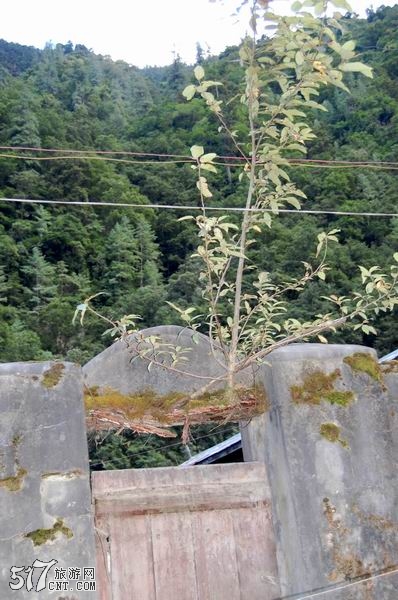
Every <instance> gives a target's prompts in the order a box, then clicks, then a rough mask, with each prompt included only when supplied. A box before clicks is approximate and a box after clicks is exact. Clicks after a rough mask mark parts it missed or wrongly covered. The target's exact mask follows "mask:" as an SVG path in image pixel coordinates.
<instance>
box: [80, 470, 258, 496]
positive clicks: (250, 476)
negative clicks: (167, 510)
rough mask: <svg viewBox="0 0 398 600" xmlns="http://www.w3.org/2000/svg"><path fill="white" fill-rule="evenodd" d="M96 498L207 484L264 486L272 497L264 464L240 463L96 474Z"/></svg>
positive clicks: (93, 488)
mask: <svg viewBox="0 0 398 600" xmlns="http://www.w3.org/2000/svg"><path fill="white" fill-rule="evenodd" d="M91 481H92V490H93V497H94V499H95V498H99V497H100V496H103V495H104V494H105V495H106V494H108V493H110V492H111V491H112V493H113V492H116V491H120V492H122V491H127V492H128V491H129V490H130V489H150V488H152V489H155V490H156V489H160V488H164V487H174V486H178V485H202V484H204V483H215V484H216V483H239V482H240V483H243V482H244V483H246V484H247V483H250V482H253V483H255V482H258V483H260V482H262V483H264V482H265V483H264V493H265V495H266V496H267V497H269V488H268V486H267V483H266V482H267V476H266V470H265V465H264V464H263V463H256V462H251V463H237V464H223V465H200V466H199V465H198V466H195V467H185V468H180V467H159V468H156V469H124V470H115V471H94V472H93V473H92V475H91Z"/></svg>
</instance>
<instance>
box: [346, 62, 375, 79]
mask: <svg viewBox="0 0 398 600" xmlns="http://www.w3.org/2000/svg"><path fill="white" fill-rule="evenodd" d="M340 70H341V71H344V72H346V73H361V74H362V75H365V77H370V78H371V79H373V71H372V67H368V65H365V64H364V63H361V62H352V63H343V64H342V65H340Z"/></svg>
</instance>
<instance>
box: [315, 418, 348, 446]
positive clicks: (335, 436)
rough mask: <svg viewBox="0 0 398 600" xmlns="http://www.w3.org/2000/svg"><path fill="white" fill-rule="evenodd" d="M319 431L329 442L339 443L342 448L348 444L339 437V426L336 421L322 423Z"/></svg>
mask: <svg viewBox="0 0 398 600" xmlns="http://www.w3.org/2000/svg"><path fill="white" fill-rule="evenodd" d="M319 433H320V434H321V436H322V437H324V438H325V439H326V440H328V441H329V442H333V443H337V442H338V443H339V444H341V445H342V446H343V448H347V447H348V444H347V442H346V441H345V440H343V439H342V438H341V437H340V427H339V426H338V425H336V423H322V425H321V426H320V428H319Z"/></svg>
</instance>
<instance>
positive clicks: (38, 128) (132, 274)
mask: <svg viewBox="0 0 398 600" xmlns="http://www.w3.org/2000/svg"><path fill="white" fill-rule="evenodd" d="M344 21H345V25H346V27H347V29H348V31H349V36H350V37H353V38H354V39H356V40H357V51H358V53H359V55H360V60H362V61H363V62H366V63H367V64H369V65H371V66H372V67H373V68H374V79H372V80H365V79H364V78H360V77H357V76H355V75H350V77H349V87H350V89H351V90H352V93H351V95H347V94H346V93H345V92H343V91H342V90H339V89H337V88H336V89H324V91H323V92H322V96H321V100H320V101H321V102H322V103H323V105H324V106H325V107H326V108H327V109H328V112H314V114H313V124H314V131H315V133H316V135H317V138H316V139H315V140H314V141H313V142H312V143H311V145H310V148H309V157H311V158H316V159H331V160H347V161H375V162H377V161H383V162H396V163H397V162H398V39H397V30H398V5H397V6H395V7H392V8H388V7H387V8H384V7H382V8H380V9H378V10H377V11H376V12H374V11H369V12H368V18H367V19H359V18H357V17H356V16H355V15H352V14H351V15H350V14H349V15H346V17H345V18H344ZM198 60H199V61H200V62H202V63H203V66H204V67H205V69H206V73H207V75H208V76H209V78H210V79H214V80H217V81H221V82H223V84H224V85H223V86H222V87H219V88H218V90H217V92H218V94H219V98H220V99H224V100H227V99H229V98H231V97H233V96H234V95H236V94H237V92H238V90H239V85H240V82H241V79H242V73H241V70H240V67H239V60H238V53H237V48H234V47H231V48H227V49H226V50H225V51H224V52H223V53H222V54H221V55H219V56H212V57H208V58H204V57H203V54H202V53H201V52H200V48H199V49H198ZM191 76H192V67H188V66H187V65H184V64H183V63H182V62H181V60H180V59H179V58H178V56H177V57H176V59H175V61H174V62H173V64H172V65H170V66H168V67H162V68H160V67H153V68H146V69H141V70H140V69H137V68H135V67H132V66H130V65H128V64H126V63H124V62H122V61H116V62H115V61H112V60H111V59H110V58H109V57H104V56H98V55H96V54H94V53H93V52H92V51H90V50H88V49H87V48H86V47H85V46H83V45H76V46H73V45H72V44H66V45H61V44H57V45H55V46H52V45H49V46H48V47H46V48H45V49H44V50H37V49H35V48H32V47H26V46H21V45H19V44H14V43H9V42H6V41H4V40H1V41H0V146H1V147H2V148H1V149H0V198H11V199H12V198H14V199H24V198H25V199H43V200H66V201H68V202H72V201H84V202H85V203H86V204H85V205H84V206H76V205H73V204H70V205H68V204H63V205H50V204H43V205H37V204H36V205H34V204H29V203H26V204H24V203H11V202H6V201H1V200H0V361H3V362H6V361H17V360H23V361H26V360H41V359H47V358H64V359H67V360H71V361H76V362H80V363H82V364H83V363H84V362H86V361H87V360H89V359H90V358H91V357H92V356H94V355H95V354H97V353H98V352H99V351H101V350H102V349H103V348H104V347H105V346H106V345H107V344H109V343H110V341H111V340H109V339H107V338H106V337H104V336H103V335H102V332H103V329H104V327H103V324H102V323H101V322H100V321H96V320H95V319H91V318H88V319H87V321H86V325H85V327H84V328H81V327H80V326H79V325H73V324H72V316H73V313H74V310H75V307H76V305H77V304H78V303H79V302H81V301H82V300H83V299H84V298H85V297H87V296H88V295H90V294H95V293H97V292H100V291H101V292H104V294H103V295H101V296H99V297H98V298H97V300H96V303H97V304H96V305H97V306H98V307H101V310H102V312H103V313H104V314H106V315H108V316H110V317H117V316H120V315H121V314H127V313H134V314H139V315H141V317H142V321H141V322H142V325H143V326H152V325H158V324H170V323H175V322H176V316H175V314H174V313H173V311H172V310H171V309H170V308H169V306H168V305H167V304H166V301H167V300H169V301H171V302H176V301H177V302H178V303H179V304H180V305H190V304H192V303H195V304H199V305H200V303H201V302H202V299H201V290H200V288H199V284H198V277H197V273H198V265H197V263H196V262H195V259H192V258H191V254H192V251H193V249H194V248H195V243H196V234H195V230H194V228H193V226H192V225H191V224H189V223H187V222H178V221H177V219H178V217H180V216H181V215H182V214H183V213H181V211H176V210H165V209H163V210H157V209H153V208H145V205H147V204H156V205H186V206H192V205H196V204H197V202H198V198H197V191H196V187H195V174H194V173H193V172H192V170H191V168H190V165H189V164H187V163H186V161H182V162H178V161H176V159H174V158H173V159H171V158H170V160H167V157H164V156H163V157H162V156H158V157H156V156H155V157H154V156H143V155H141V156H138V155H136V154H134V153H146V154H148V155H149V154H150V155H153V154H156V155H181V156H187V155H189V148H190V146H192V145H193V144H201V145H203V146H204V147H205V149H206V152H216V153H217V154H219V155H222V156H231V155H233V154H234V148H233V145H232V143H231V141H230V140H229V139H228V138H227V137H226V136H225V135H224V134H220V133H218V123H217V122H216V120H215V119H214V117H213V115H212V114H211V113H209V112H208V111H207V109H206V106H204V104H203V103H202V102H201V101H200V100H196V99H194V100H192V101H191V102H189V103H187V102H186V101H185V99H184V98H183V97H182V95H181V91H182V89H183V88H184V86H185V85H186V84H187V83H189V81H190V79H191ZM226 111H227V117H228V119H229V120H230V122H231V125H232V128H234V129H236V130H238V131H240V132H242V133H245V128H246V124H245V120H244V115H243V109H242V107H241V105H240V104H239V102H237V103H231V104H228V106H227V109H226ZM10 147H13V148H16V147H17V148H18V150H15V149H13V150H11V149H10ZM28 148H43V149H62V150H64V152H58V153H45V152H37V151H35V152H33V151H31V150H27V149H28ZM68 150H75V151H76V150H78V151H91V158H87V157H86V158H82V157H81V156H79V154H76V153H75V154H72V153H69V152H67V151H68ZM94 150H101V151H104V152H105V151H108V152H113V154H95V153H94V152H93V151H94ZM117 152H119V153H120V154H117ZM88 153H89V152H86V153H84V154H85V156H87V154H88ZM237 171H238V170H237V169H234V168H230V167H221V168H220V169H219V171H218V174H217V175H214V176H211V180H212V184H213V188H214V189H215V190H216V191H215V192H214V198H213V201H214V203H215V204H217V205H219V206H225V207H228V206H239V205H241V202H242V200H241V197H242V196H241V192H242V185H243V184H242V183H240V182H239V180H238V172H237ZM290 175H291V177H292V178H293V179H294V180H295V181H297V182H298V185H299V186H300V187H301V188H302V189H303V190H304V191H305V193H306V194H307V197H308V200H306V201H305V203H304V206H303V208H311V209H321V210H338V211H363V212H389V213H391V212H393V213H395V212H397V206H398V202H397V200H398V171H397V168H395V170H394V169H393V168H388V169H381V168H377V169H376V168H375V169H370V168H368V167H366V168H353V167H348V166H347V167H345V168H343V167H339V168H336V167H334V168H324V167H322V168H321V167H320V166H319V167H318V168H308V167H307V166H306V167H300V166H297V167H294V168H291V169H290ZM209 179H210V178H209ZM92 201H103V202H108V203H111V204H113V203H127V204H134V205H137V204H138V205H142V207H143V208H125V207H117V206H106V207H95V208H94V207H92V206H90V202H92ZM327 228H329V229H330V228H339V229H341V234H340V240H341V243H340V244H339V245H338V246H336V247H335V248H333V250H332V253H331V256H330V259H329V264H330V265H331V267H332V270H331V272H330V275H329V277H328V280H327V281H326V282H323V281H319V282H317V283H314V284H313V285H312V286H311V287H310V288H309V289H308V290H307V291H305V293H303V294H302V295H301V296H300V297H296V296H295V295H292V297H291V316H299V317H302V316H305V315H307V316H309V317H312V316H313V315H314V314H317V313H319V312H322V311H323V310H324V306H323V302H324V301H323V300H322V299H321V298H322V296H325V295H329V294H330V293H336V292H337V293H340V294H345V293H346V292H348V290H351V289H353V288H354V289H355V286H356V285H359V280H358V269H357V265H358V264H361V265H365V266H369V265H373V264H377V265H380V266H385V265H388V264H389V263H390V261H391V256H392V253H393V251H394V250H395V251H396V250H397V248H398V219H397V218H371V217H338V216H332V215H321V216H316V217H315V216H305V215H290V216H287V215H283V216H280V217H279V218H278V219H277V220H275V223H274V226H273V228H272V229H270V230H269V231H266V232H264V233H262V234H261V235H260V236H259V244H258V245H257V247H256V248H255V249H254V250H253V253H252V258H253V261H254V263H255V264H256V265H257V266H258V268H259V269H265V270H268V271H271V272H272V273H274V274H275V275H278V276H282V277H286V276H292V275H293V276H294V275H295V274H296V273H297V272H298V270H299V269H300V268H301V261H304V260H308V259H309V258H311V256H314V253H315V247H316V243H315V240H316V235H317V233H319V231H322V230H325V229H327ZM395 316H396V315H395ZM375 325H376V327H377V329H378V331H379V335H378V336H377V337H375V336H373V335H369V336H367V335H364V334H363V333H361V332H355V333H347V331H344V332H339V333H338V334H336V335H335V336H334V337H333V336H332V337H330V339H331V340H337V341H339V342H353V341H355V342H358V343H364V344H366V345H370V346H374V347H375V348H376V349H377V350H378V351H379V352H380V353H381V354H383V353H386V352H389V351H391V350H392V349H395V348H396V347H398V331H397V328H396V327H395V319H394V315H389V316H383V317H380V319H379V320H378V322H376V323H375ZM206 432H207V430H206ZM206 432H205V434H204V433H203V430H202V431H201V432H200V434H198V435H199V437H201V438H202V439H203V437H204V442H203V444H204V445H208V443H207V444H206V443H205V442H206V438H207V436H206ZM106 443H108V445H109V444H110V445H111V446H112V444H113V446H112V448H113V450H112V452H114V461H113V458H112V459H109V453H108V454H107V455H106V452H107V451H106V450H105V446H104V445H103V446H101V448H97V449H96V450H95V452H94V455H95V456H96V457H97V458H96V459H95V460H99V461H102V460H105V458H106V456H108V463H107V466H129V465H133V464H134V465H137V462H134V460H133V459H132V458H131V457H130V458H128V457H127V458H126V454H125V452H124V450H123V448H124V447H128V448H130V450H129V452H130V453H133V454H134V453H135V450H136V447H135V445H134V444H136V443H137V442H136V439H135V438H134V437H131V438H128V439H127V438H120V440H119V441H115V439H114V438H113V437H111V438H108V441H107V442H106ZM145 443H146V444H147V443H148V441H146V442H145ZM168 443H170V442H168ZM151 444H152V445H153V451H154V453H155V454H156V453H157V452H158V450H159V448H160V446H159V444H160V445H161V442H159V441H153V440H152V441H151V442H150V446H149V447H151V448H152V446H151ZM203 444H202V446H201V444H200V443H199V444H198V446H197V447H203ZM94 445H95V444H94ZM131 448H133V450H131ZM195 449H196V448H195ZM108 450H109V448H108ZM174 450H175V449H174V448H173V450H172V452H171V453H172V454H173V453H174ZM104 452H105V454H104ZM109 452H110V450H109ZM175 452H177V455H178V457H179V458H180V459H181V460H183V459H184V457H186V455H185V454H184V451H181V449H179V448H178V447H177V449H176V450H175ZM178 453H179V454H178ZM104 457H105V458H104ZM118 457H119V458H118ZM159 460H160V459H159ZM159 460H158V459H156V460H155V459H154V462H153V463H151V462H150V461H149V463H148V461H146V460H143V461H142V464H145V465H150V464H155V463H157V464H159ZM118 461H119V462H118ZM162 461H163V462H162ZM162 461H160V462H161V464H174V463H175V462H178V460H177V458H176V456H174V454H173V457H171V456H170V457H169V458H168V459H167V460H166V459H164V460H163V459H162ZM164 461H166V462H164ZM167 461H168V462H167ZM105 462H106V460H105ZM140 465H141V463H139V465H138V466H140Z"/></svg>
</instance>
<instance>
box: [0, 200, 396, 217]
mask: <svg viewBox="0 0 398 600" xmlns="http://www.w3.org/2000/svg"><path fill="white" fill-rule="evenodd" d="M0 202H10V203H20V204H49V205H54V206H56V205H66V206H84V207H86V208H89V207H93V208H95V207H97V206H98V207H104V206H109V207H112V208H120V207H123V208H138V209H146V208H151V209H155V210H181V211H185V212H190V211H195V212H198V211H202V210H203V209H202V208H201V207H200V206H182V205H181V204H176V205H173V204H136V203H131V204H129V203H128V202H97V201H95V202H88V201H83V200H33V199H31V198H0ZM205 208H206V211H216V212H223V213H227V212H245V211H246V208H243V207H240V206H206V207H205ZM249 212H252V213H262V212H265V213H274V214H278V213H282V214H295V215H298V216H300V215H335V216H339V217H389V218H393V217H398V213H387V212H356V211H342V210H310V209H302V210H297V209H294V208H280V209H279V211H278V213H275V212H274V211H273V210H272V209H271V208H250V209H249Z"/></svg>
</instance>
